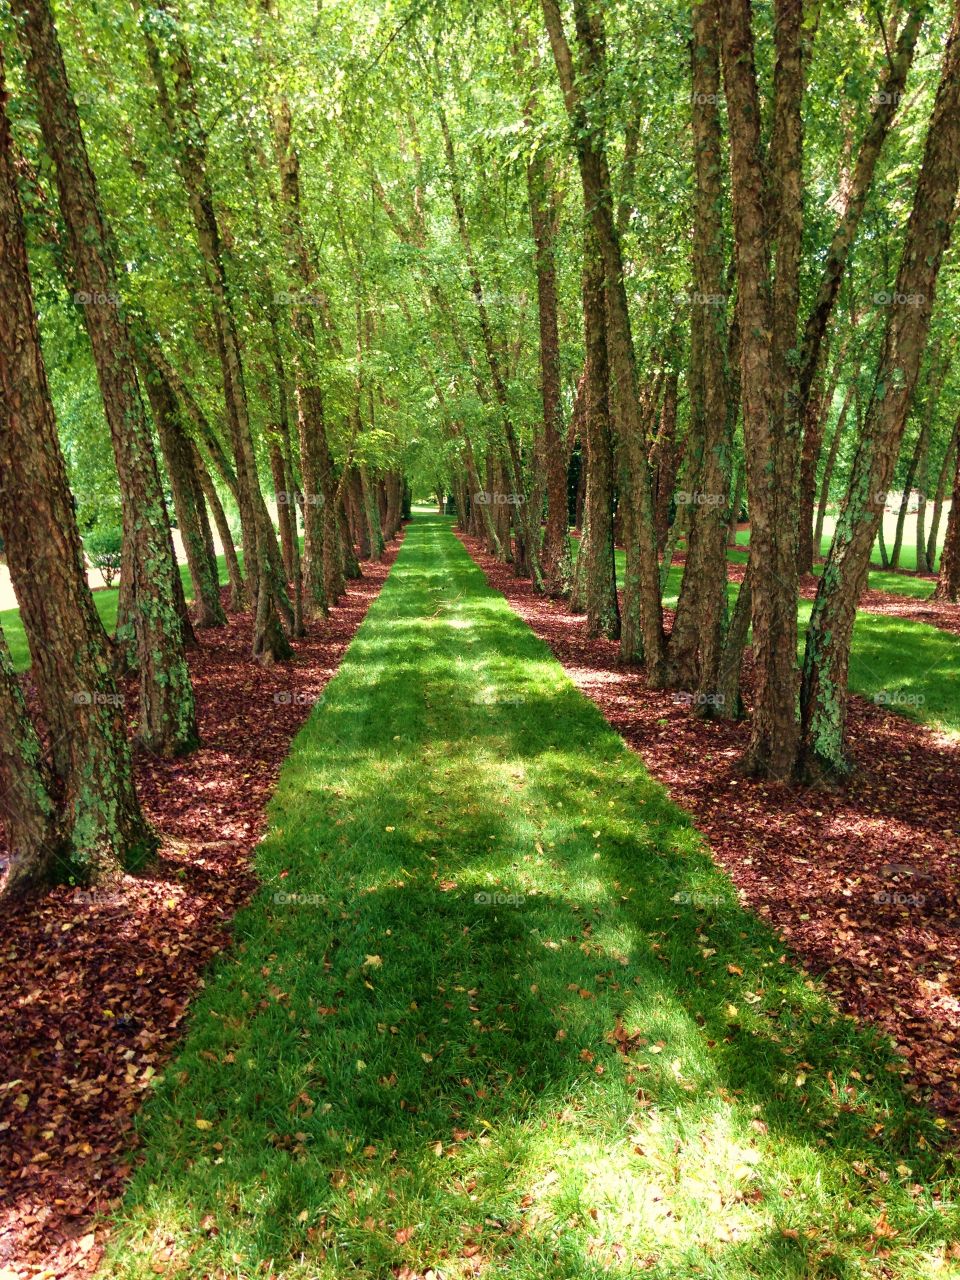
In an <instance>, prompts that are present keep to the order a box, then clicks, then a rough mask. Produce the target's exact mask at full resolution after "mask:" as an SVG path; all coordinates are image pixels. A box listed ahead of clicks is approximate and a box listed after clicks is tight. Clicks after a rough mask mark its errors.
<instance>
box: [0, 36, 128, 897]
mask: <svg viewBox="0 0 960 1280" xmlns="http://www.w3.org/2000/svg"><path fill="white" fill-rule="evenodd" d="M5 103H6V90H5V86H4V81H3V62H2V57H0V297H2V298H3V306H2V307H0V537H2V538H3V543H4V553H5V555H6V557H7V562H8V565H9V568H10V577H11V579H12V581H13V586H14V590H15V591H16V594H17V600H18V601H19V604H20V616H21V619H22V621H23V626H24V630H25V631H26V633H27V640H28V642H29V645H30V653H31V655H32V658H33V668H34V675H35V679H36V685H37V692H38V695H39V699H40V705H41V708H42V711H43V716H44V720H45V722H46V727H47V729H48V731H49V734H50V753H51V761H52V767H53V774H54V777H55V779H56V789H57V797H58V801H59V804H60V807H61V812H62V814H63V831H64V837H65V840H66V842H67V846H68V849H69V855H70V857H71V859H72V860H73V861H74V862H75V863H76V866H77V868H78V871H79V872H80V873H81V874H83V875H85V876H87V877H89V878H90V879H94V880H95V879H98V878H102V877H106V876H108V875H110V874H115V873H116V872H117V871H118V870H119V868H120V866H121V865H122V863H123V862H124V860H125V858H126V857H127V856H128V855H129V854H131V853H133V852H134V851H135V850H138V849H140V850H142V849H147V848H152V847H153V840H152V836H151V833H150V830H149V828H148V826H147V824H146V822H145V821H144V819H143V817H142V815H141V813H140V806H139V804H138V803H137V797H136V793H135V791H134V787H133V777H132V773H131V762H130V747H129V743H128V741H127V733H126V724H125V720H124V715H123V709H122V699H121V697H120V695H119V694H118V692H117V688H116V685H115V684H114V681H113V675H112V673H111V669H110V659H109V654H108V641H107V637H106V635H105V633H104V630H103V626H102V624H101V622H100V618H99V615H98V614H97V612H96V610H95V608H94V605H93V597H92V596H91V594H90V589H89V587H88V586H87V579H86V573H85V571H84V567H83V553H82V549H81V545H80V535H79V533H78V531H77V522H76V517H75V515H74V511H73V502H72V498H71V495H70V492H69V489H68V487H67V473H66V467H65V464H64V460H63V455H62V453H61V451H60V443H59V440H58V437H57V424H56V421H55V418H54V413H53V405H52V403H51V400H50V393H49V389H48V386H47V377H46V371H45V369H44V364H43V354H42V351H41V348H40V334H39V330H38V327H37V317H36V311H35V309H34V304H33V293H32V289H31V286H30V276H29V269H28V266H27V251H26V244H25V241H24V229H23V214H22V211H21V208H20V200H19V195H18V192H17V176H16V171H15V169H14V163H13V153H12V146H11V138H10V126H9V122H8V120H7V116H6V111H5ZM7 687H8V690H9V686H7ZM6 705H7V714H8V715H9V714H10V705H11V704H10V702H9V699H8V700H7V703H6ZM14 713H15V714H14V723H15V726H16V724H17V723H18V722H19V716H18V715H17V714H16V706H15V704H14ZM25 745H26V748H27V751H28V757H29V754H30V750H29V747H30V744H29V742H27V743H26V744H25ZM7 767H9V766H7Z"/></svg>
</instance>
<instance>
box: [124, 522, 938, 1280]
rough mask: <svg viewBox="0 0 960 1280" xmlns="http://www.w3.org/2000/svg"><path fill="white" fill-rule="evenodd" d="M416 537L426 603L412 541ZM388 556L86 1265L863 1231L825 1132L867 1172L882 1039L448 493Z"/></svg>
mask: <svg viewBox="0 0 960 1280" xmlns="http://www.w3.org/2000/svg"><path fill="white" fill-rule="evenodd" d="M448 540H449V541H448ZM438 545H439V546H442V547H443V549H444V552H445V555H449V563H448V567H447V581H448V582H449V583H450V584H451V590H452V589H453V587H455V588H456V593H457V594H456V599H457V606H456V607H457V610H458V612H457V615H456V617H455V618H454V619H450V618H449V617H447V618H444V617H443V615H442V614H441V615H439V616H437V617H433V616H431V615H432V612H433V609H434V608H435V607H436V606H435V605H431V603H430V602H431V599H433V593H432V592H431V590H430V589H429V581H427V582H424V581H422V580H421V579H420V578H419V577H418V573H417V572H416V569H417V567H419V566H428V565H429V564H430V563H431V561H432V557H433V555H434V548H435V547H437V546H438ZM448 547H449V552H448V550H447V549H448ZM400 568H401V569H403V572H402V573H400V572H398V573H395V574H394V576H393V577H392V578H391V579H390V581H389V582H388V584H387V586H386V588H385V589H384V592H383V594H382V595H381V597H380V599H379V600H378V601H377V602H376V603H375V604H374V605H373V606H372V608H371V610H370V613H369V615H368V618H367V621H366V623H365V625H364V627H363V628H362V629H361V631H360V633H359V634H358V637H357V640H356V642H355V645H354V648H353V649H352V650H351V652H350V654H349V655H348V657H347V660H346V661H345V663H344V665H343V668H342V670H341V671H340V673H339V675H338V676H337V677H336V679H335V680H334V681H332V682H331V684H330V685H329V686H328V689H327V692H326V698H325V701H324V703H323V705H322V706H318V707H316V708H315V710H314V712H313V713H312V715H311V717H310V719H309V721H308V722H307V724H306V725H305V727H304V729H303V731H302V732H301V734H300V736H299V738H298V739H297V741H296V743H295V746H294V750H293V751H292V753H291V756H290V758H289V759H288V761H287V763H286V765H285V767H284V770H283V775H282V777H281V781H280V785H279V787H278V790H277V793H276V796H275V798H274V800H273V801H272V803H271V806H270V828H269V830H268V832H267V834H266V836H265V838H264V840H263V842H262V844H261V846H260V855H259V860H258V866H259V871H260V874H261V877H262V879H263V885H264V887H263V889H262V891H261V893H260V895H259V897H258V898H257V900H256V901H255V902H254V903H253V905H252V906H251V908H250V909H249V910H248V911H246V912H244V913H243V914H242V915H241V916H240V917H239V918H238V920H237V924H236V937H237V942H238V946H237V950H236V953H235V955H234V957H233V958H232V961H231V962H229V963H227V962H224V963H222V964H221V965H220V966H219V968H218V971H217V973H216V975H215V976H214V978H213V980H212V981H211V982H210V983H209V984H208V986H207V989H206V991H205V993H204V994H203V996H202V997H201V999H200V1000H199V1001H198V1004H197V1007H196V1009H195V1012H194V1016H193V1019H192V1022H191V1029H190V1033H189V1036H188V1039H187V1042H186V1044H185V1046H184V1049H183V1052H182V1054H181V1056H180V1059H179V1060H178V1062H177V1063H175V1064H173V1066H172V1067H171V1069H170V1071H169V1072H168V1073H167V1077H166V1080H165V1082H164V1084H163V1086H162V1087H161V1089H160V1091H159V1096H158V1097H157V1098H156V1099H155V1101H154V1103H153V1105H152V1106H151V1107H150V1108H149V1113H148V1116H147V1119H146V1123H145V1137H146V1154H147V1162H146V1164H145V1166H144V1168H143V1170H142V1171H141V1172H140V1173H138V1174H137V1175H136V1176H135V1180H134V1184H133V1187H132V1190H131V1193H130V1196H129V1197H128V1202H127V1205H126V1207H125V1209H124V1211H123V1214H122V1215H121V1223H120V1232H119V1235H118V1237H117V1241H116V1247H115V1248H114V1250H113V1252H112V1255H111V1259H110V1267H109V1270H110V1274H114V1275H118V1276H130V1277H134V1276H140V1275H144V1274H147V1273H149V1265H150V1260H151V1259H152V1258H154V1257H155V1256H157V1253H158V1252H159V1254H160V1256H161V1257H163V1258H164V1260H165V1262H166V1271H167V1273H172V1274H174V1275H184V1276H187V1275H196V1274H211V1273H212V1274H215V1273H216V1272H217V1270H218V1269H221V1270H223V1269H230V1268H237V1269H239V1271H240V1272H241V1273H243V1272H244V1269H245V1268H246V1269H247V1270H252V1269H253V1268H254V1267H255V1265H257V1260H258V1259H263V1258H272V1259H273V1260H274V1264H275V1265H276V1266H277V1268H278V1270H279V1271H281V1272H282V1274H283V1275H284V1276H287V1277H295V1278H297V1280H300V1278H301V1277H302V1278H303V1280H306V1277H307V1276H311V1277H313V1276H320V1277H323V1276H327V1275H329V1276H331V1277H333V1276H337V1275H342V1274H346V1273H347V1272H348V1271H349V1272H350V1273H354V1274H357V1275H359V1276H369V1277H371V1280H373V1278H374V1277H375V1278H376V1280H381V1277H383V1276H385V1275H389V1274H402V1272H400V1270H399V1269H400V1268H401V1267H403V1266H406V1267H407V1268H408V1269H409V1270H410V1271H411V1272H412V1273H413V1274H418V1275H419V1274H424V1273H425V1272H427V1271H428V1269H430V1268H434V1270H435V1272H437V1273H440V1274H444V1275H446V1274H450V1275H466V1274H468V1273H469V1272H470V1271H471V1269H473V1270H476V1268H477V1266H479V1267H480V1270H481V1273H482V1270H483V1269H487V1270H492V1269H496V1270H497V1271H498V1273H501V1274H504V1275H509V1276H514V1277H517V1278H518V1280H519V1278H520V1277H523V1278H524V1280H526V1278H527V1277H534V1276H536V1277H537V1280H540V1277H542V1276H544V1275H546V1274H550V1275H558V1276H559V1275H561V1274H562V1275H564V1276H574V1275H577V1276H583V1277H587V1276H591V1275H594V1274H597V1273H598V1270H599V1271H610V1272H611V1273H617V1272H620V1273H622V1274H624V1275H629V1274H635V1273H636V1271H637V1270H638V1269H639V1270H642V1269H644V1268H645V1267H647V1266H648V1265H654V1263H655V1264H656V1265H657V1266H659V1267H661V1268H664V1267H665V1268H667V1270H668V1272H669V1273H670V1274H680V1273H681V1272H682V1270H683V1268H688V1269H689V1268H690V1267H693V1268H694V1271H693V1272H691V1274H694V1273H696V1270H697V1269H705V1268H709V1267H716V1266H725V1265H727V1262H726V1260H727V1259H731V1260H733V1259H738V1260H737V1261H730V1263H729V1265H730V1267H731V1270H730V1272H729V1274H730V1275H740V1274H743V1275H744V1276H746V1275H750V1274H754V1273H753V1272H752V1271H751V1270H750V1269H749V1268H750V1266H751V1265H752V1264H751V1263H750V1262H749V1259H750V1258H751V1257H754V1256H757V1257H759V1256H766V1255H767V1254H768V1253H770V1252H771V1250H772V1251H773V1253H774V1254H778V1255H779V1254H782V1255H783V1256H784V1257H785V1258H788V1259H789V1260H790V1261H789V1266H790V1267H791V1268H792V1270H791V1271H789V1272H785V1274H791V1275H797V1276H799V1275H802V1274H804V1271H803V1268H804V1266H805V1265H806V1263H805V1260H806V1257H807V1254H808V1252H809V1253H812V1251H813V1250H814V1249H815V1248H816V1247H817V1245H816V1243H815V1240H819V1239H821V1237H823V1238H830V1239H832V1240H833V1241H834V1242H835V1243H834V1245H833V1246H832V1247H836V1248H837V1249H840V1250H842V1249H843V1248H844V1247H845V1246H843V1245H842V1244H841V1243H838V1242H841V1241H843V1240H848V1241H849V1242H850V1247H851V1249H857V1248H861V1247H862V1244H863V1241H864V1239H865V1238H866V1237H867V1236H868V1234H869V1232H870V1230H871V1228H872V1221H871V1220H868V1218H867V1217H865V1216H863V1215H862V1214H861V1215H859V1216H858V1215H854V1216H853V1218H850V1206H849V1203H848V1197H847V1195H846V1192H845V1179H846V1176H847V1175H846V1173H845V1168H844V1166H843V1164H842V1162H836V1161H835V1160H834V1158H833V1156H832V1155H831V1154H830V1152H829V1149H828V1147H827V1146H826V1145H825V1140H826V1139H829V1140H830V1141H832V1142H836V1143H840V1144H841V1145H842V1148H843V1150H845V1151H847V1152H849V1153H854V1152H855V1153H859V1155H860V1156H862V1157H863V1159H864V1160H869V1161H875V1162H876V1164H877V1167H878V1168H884V1169H889V1168H891V1167H892V1161H894V1160H895V1158H896V1156H895V1153H899V1151H900V1149H901V1144H902V1142H904V1141H907V1139H906V1137H905V1136H904V1135H905V1134H906V1133H907V1132H908V1130H907V1129H903V1128H901V1126H902V1125H903V1123H904V1121H903V1120H901V1119H897V1120H891V1116H899V1115H901V1114H902V1113H903V1107H904V1103H903V1100H902V1097H901V1095H900V1093H899V1092H898V1090H899V1086H898V1083H897V1077H895V1076H893V1075H891V1074H889V1073H888V1072H887V1071H886V1069H885V1063H886V1061H887V1059H888V1050H887V1048H886V1047H885V1046H884V1045H883V1044H882V1043H881V1042H880V1041H879V1040H878V1039H876V1038H872V1037H870V1036H869V1035H867V1034H865V1033H858V1032H855V1031H854V1030H852V1029H851V1028H850V1026H849V1024H848V1023H847V1022H846V1021H845V1020H843V1019H840V1018H838V1017H837V1015H836V1013H835V1011H834V1010H833V1009H832V1007H831V1005H830V1003H829V1001H828V1000H827V999H826V997H825V996H824V994H823V992H822V991H821V990H820V989H819V988H818V987H817V986H816V985H815V984H813V983H811V982H809V981H808V980H807V979H806V977H805V975H803V974H802V973H801V972H799V971H797V970H795V969H793V968H791V967H790V966H788V965H784V964H783V963H781V959H780V957H781V954H782V953H781V951H780V950H779V949H778V948H777V947H776V946H775V943H774V940H773V938H772V935H770V934H769V933H768V932H767V931H766V930H765V928H764V927H763V926H762V925H761V924H760V923H759V922H758V921H757V920H756V919H755V918H754V917H752V916H750V915H749V914H748V913H747V912H745V911H744V910H743V909H742V908H741V906H740V904H739V902H738V900H737V895H736V894H735V892H734V891H733V888H732V886H731V885H730V883H729V881H728V880H726V878H725V877H724V876H722V874H721V873H720V872H718V871H717V869H716V867H715V866H714V865H713V864H712V862H711V860H710V858H709V857H708V855H707V852H706V850H705V848H704V845H703V842H702V839H701V838H700V836H699V835H698V833H697V831H696V830H695V828H694V827H693V825H692V823H691V822H690V820H689V818H688V817H687V816H686V815H684V814H683V813H682V812H680V811H679V810H677V809H676V808H675V807H674V806H673V805H672V804H671V803H670V801H669V800H668V798H667V797H666V795H665V793H664V792H663V790H662V789H661V788H660V787H659V786H657V785H656V784H654V783H653V782H652V781H651V780H650V778H649V777H648V776H647V774H646V772H645V770H644V769H643V766H642V764H641V762H640V761H639V759H638V758H637V757H636V756H635V755H634V754H633V753H631V752H629V751H628V750H627V749H626V748H625V747H624V745H623V743H622V741H621V740H620V739H619V738H618V737H617V736H616V735H615V734H614V733H612V732H611V730H610V728H609V726H608V725H607V724H606V722H605V721H604V719H603V717H602V716H601V715H600V713H599V712H598V711H597V709H596V708H595V707H594V706H593V704H591V703H589V702H588V701H586V700H585V699H584V698H582V697H581V696H580V695H579V694H578V693H577V692H576V690H575V689H574V687H573V686H572V684H571V683H570V681H569V680H568V678H567V677H566V676H565V675H564V674H563V673H562V671H561V670H560V669H559V667H558V666H557V664H556V663H555V662H554V661H553V660H552V659H551V658H550V657H549V655H546V654H545V652H544V650H543V647H542V646H541V645H540V644H539V642H538V641H536V640H535V639H534V638H533V637H532V635H531V634H530V632H529V631H528V630H527V628H526V627H525V626H524V625H523V624H522V623H521V622H520V621H519V620H518V619H517V618H516V616H515V615H513V614H512V613H511V612H510V611H509V609H508V608H507V606H506V604H505V603H504V602H503V600H502V599H500V598H499V597H496V596H494V595H493V594H492V593H490V592H489V591H487V590H486V589H485V588H484V587H483V585H482V582H481V581H479V579H478V571H477V570H476V569H475V568H474V567H473V566H472V565H471V564H470V562H469V561H468V560H467V558H466V556H465V555H464V554H463V553H461V552H460V551H459V548H456V547H455V546H454V545H453V543H452V539H450V535H449V533H448V532H447V531H446V530H445V528H444V527H443V526H442V524H439V523H438V522H436V521H434V520H430V521H428V520H424V521H423V522H422V523H421V522H419V521H418V523H417V524H416V525H414V527H413V528H412V529H411V531H410V533H409V535H408V539H407V543H406V545H405V547H404V551H403V555H402V556H401V560H400ZM474 601H475V602H476V605H475V606H474ZM451 621H461V622H463V623H465V624H466V625H464V626H461V627H452V626H450V625H448V624H449V623H450V622H451ZM470 628H472V630H471V631H470V640H469V643H470V645H471V653H470V656H469V658H468V659H465V655H464V653H463V645H464V636H465V634H466V633H467V631H468V630H469V629H470ZM848 1083H850V1084H851V1086H852V1087H853V1089H854V1093H853V1095H851V1094H850V1093H847V1092H843V1091H842V1090H843V1088H844V1086H846V1085H847V1084H848ZM851 1096H853V1097H854V1098H855V1101H856V1106H855V1107H854V1106H849V1107H844V1105H843V1104H844V1102H845V1101H847V1100H849V1099H850V1098H851ZM911 1123H913V1122H912V1121H911ZM878 1126H879V1127H878ZM884 1126H886V1127H884ZM888 1131H891V1132H890V1137H889V1139H888V1138H887V1137H886V1136H885V1135H886V1134H887V1132H888ZM909 1132H915V1130H913V1129H911V1130H909ZM894 1134H897V1135H899V1136H897V1137H895V1136H894ZM884 1141H889V1142H890V1150H889V1151H887V1150H886V1149H885V1148H884V1147H883V1146H882V1145H881V1144H882V1142H884ZM850 1158H853V1157H852V1155H851V1157H850ZM911 1159H913V1157H912V1156H911ZM785 1187H786V1188H788V1189H789V1190H790V1192H791V1198H790V1199H785V1198H784V1188H785ZM794 1193H795V1195H794ZM888 1194H889V1195H891V1196H892V1197H893V1199H892V1201H891V1209H890V1211H891V1212H895V1213H897V1214H899V1215H901V1218H902V1220H903V1222H904V1223H910V1224H911V1226H910V1229H911V1230H914V1231H916V1232H918V1237H917V1238H918V1239H920V1237H921V1236H922V1234H923V1227H922V1225H921V1224H919V1223H918V1221H917V1220H916V1219H915V1218H914V1217H913V1216H912V1214H913V1207H912V1200H911V1198H910V1197H909V1195H907V1194H906V1193H905V1192H901V1190H899V1183H896V1184H895V1190H894V1189H890V1190H889V1191H888ZM197 1223H201V1224H202V1223H206V1224H207V1225H206V1227H203V1226H201V1228H200V1230H199V1231H198V1229H197ZM794 1230H796V1235H793V1234H789V1233H791V1232H793V1231H794ZM811 1231H812V1232H813V1235H810V1236H809V1238H808V1236H807V1235H806V1234H804V1233H809V1232H811ZM785 1233H787V1234H785ZM737 1250H746V1252H745V1253H743V1254H742V1259H741V1255H740V1254H738V1253H737V1252H736V1251H737ZM554 1255H556V1256H557V1258H558V1261H557V1262H556V1269H554V1270H552V1271H549V1272H548V1271H547V1270H545V1264H544V1259H545V1258H550V1257H553V1256H554ZM838 1256H839V1255H838ZM844 1256H845V1255H844ZM741 1263H742V1265H741ZM553 1265H554V1264H553V1263H551V1264H550V1266H553Z"/></svg>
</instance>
